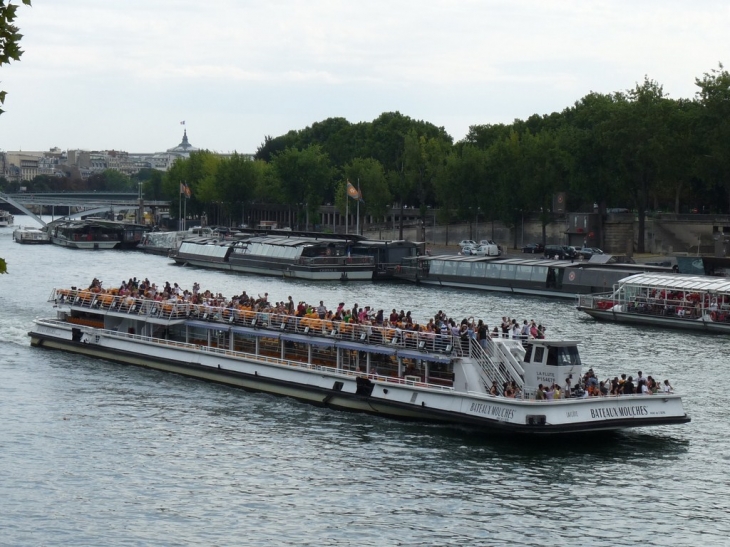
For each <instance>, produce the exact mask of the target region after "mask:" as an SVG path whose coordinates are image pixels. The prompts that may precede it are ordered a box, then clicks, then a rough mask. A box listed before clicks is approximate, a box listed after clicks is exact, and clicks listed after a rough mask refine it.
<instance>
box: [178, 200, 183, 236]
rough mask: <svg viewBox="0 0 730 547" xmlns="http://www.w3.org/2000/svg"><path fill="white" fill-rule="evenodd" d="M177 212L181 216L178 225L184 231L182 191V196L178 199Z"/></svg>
mask: <svg viewBox="0 0 730 547" xmlns="http://www.w3.org/2000/svg"><path fill="white" fill-rule="evenodd" d="M177 214H178V215H179V216H180V220H179V221H178V223H177V225H178V228H179V229H180V231H181V232H182V192H180V197H179V199H178V205H177Z"/></svg>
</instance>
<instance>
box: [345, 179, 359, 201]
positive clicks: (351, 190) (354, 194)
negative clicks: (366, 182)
mask: <svg viewBox="0 0 730 547" xmlns="http://www.w3.org/2000/svg"><path fill="white" fill-rule="evenodd" d="M347 197H350V198H352V199H362V196H361V195H360V191H359V190H358V189H357V188H355V187H354V186H353V185H352V183H351V182H350V181H349V180H348V181H347Z"/></svg>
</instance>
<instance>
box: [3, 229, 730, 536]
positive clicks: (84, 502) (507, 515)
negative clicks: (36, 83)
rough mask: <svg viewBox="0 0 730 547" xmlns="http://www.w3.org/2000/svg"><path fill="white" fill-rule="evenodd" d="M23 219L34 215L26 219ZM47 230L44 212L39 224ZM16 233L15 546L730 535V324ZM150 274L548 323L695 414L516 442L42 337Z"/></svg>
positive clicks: (6, 498)
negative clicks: (57, 300)
mask: <svg viewBox="0 0 730 547" xmlns="http://www.w3.org/2000/svg"><path fill="white" fill-rule="evenodd" d="M23 218H24V217H18V220H19V221H21V222H22V221H23ZM24 223H25V224H30V223H31V222H30V221H25V222H24ZM10 233H11V232H10V230H8V229H4V230H3V231H0V256H1V257H4V258H6V260H7V261H8V268H9V274H8V275H5V276H1V277H0V355H1V356H2V358H1V359H0V374H1V381H0V439H1V440H2V447H1V449H0V545H378V546H380V545H550V546H554V545H578V544H580V545H638V544H641V545H698V544H701V545H728V542H729V541H730V540H728V534H729V533H730V519H729V518H728V515H729V514H730V501H728V500H730V496H728V494H727V492H728V488H729V487H730V478H729V477H730V474H729V473H728V471H727V469H728V465H730V441H729V440H728V439H729V438H730V426H729V425H728V415H729V414H730V409H729V408H728V400H727V390H725V389H724V386H725V384H726V383H727V374H726V371H727V368H728V365H729V364H730V351H729V349H730V348H729V344H728V339H727V338H726V337H718V336H705V335H698V334H685V333H681V332H679V333H677V332H666V331H660V330H655V329H641V328H634V327H626V326H618V325H605V324H599V323H596V322H594V321H593V320H590V319H587V318H584V317H582V316H580V315H579V314H578V312H576V311H575V309H574V307H573V305H572V302H562V301H555V300H547V299H539V298H528V297H508V296H499V295H489V294H482V293H475V292H463V291H455V290H447V289H442V290H438V289H433V288H430V289H426V288H419V287H414V286H409V285H385V284H354V283H353V284H341V283H332V284H314V285H313V284H307V283H301V282H291V281H283V280H280V279H278V278H266V277H249V276H242V275H232V274H226V273H222V272H220V273H219V272H208V271H204V270H196V269H189V268H179V267H177V266H173V265H171V263H170V261H168V260H167V259H166V258H163V257H158V256H149V255H143V254H141V253H136V252H120V251H97V252H85V251H74V250H69V249H63V248H59V247H55V246H43V247H30V246H28V247H26V246H21V245H17V244H14V243H12V240H11V237H10ZM131 276H137V277H149V278H150V280H152V281H155V282H157V283H158V284H159V283H161V282H163V283H164V282H165V281H170V282H178V283H180V284H181V285H182V286H184V287H190V286H191V285H192V283H193V282H194V281H198V282H199V283H200V284H201V286H202V287H203V288H210V289H211V290H215V291H216V292H218V291H220V292H223V293H224V294H227V295H231V294H234V293H239V292H240V291H241V290H246V291H247V292H248V293H249V294H257V293H262V294H263V292H268V293H269V295H270V296H269V297H270V299H272V300H281V299H284V298H286V297H287V296H289V295H290V294H291V295H292V296H293V297H294V299H295V300H307V301H309V302H318V301H319V300H320V299H324V300H325V304H327V305H329V306H335V305H336V304H337V303H338V302H340V301H344V302H346V303H347V304H348V305H352V304H354V303H355V302H358V303H359V304H361V305H366V304H368V305H371V306H376V307H382V308H384V309H386V310H390V309H391V308H393V307H396V308H398V309H401V308H403V309H406V310H412V312H413V314H414V316H415V317H417V318H419V319H420V318H425V317H427V316H429V315H432V314H433V313H434V312H435V311H437V310H439V309H443V310H445V311H447V312H448V313H449V314H451V315H452V316H454V317H457V318H461V317H468V316H474V317H477V318H483V319H485V320H487V322H488V323H489V324H490V325H492V324H494V323H495V320H498V319H500V318H501V316H502V315H509V316H512V317H518V318H520V319H533V318H534V319H536V320H537V321H539V322H542V323H544V324H546V325H548V333H550V334H552V335H555V336H560V337H567V338H576V339H579V340H581V341H582V342H583V343H582V345H581V353H582V356H583V360H584V362H585V363H586V364H589V365H591V366H592V367H593V368H594V370H596V371H597V373H598V375H599V376H601V377H606V376H609V375H610V376H611V377H613V376H614V375H616V374H620V373H621V372H626V373H629V374H635V372H636V371H637V370H642V371H643V372H644V374H652V375H653V376H655V377H658V378H659V379H662V380H663V379H664V378H669V379H670V380H671V382H672V384H673V385H674V386H675V388H677V389H678V390H679V391H681V392H682V393H683V394H685V395H686V397H685V407H686V409H687V410H688V412H689V413H690V415H691V416H692V420H693V421H692V422H691V423H690V424H687V425H684V426H674V427H658V428H655V429H652V430H639V431H635V432H628V433H621V434H612V435H605V434H603V435H594V436H589V437H585V436H575V437H572V438H570V437H568V438H561V439H559V440H528V441H514V440H509V439H505V438H489V436H487V435H485V434H484V433H480V432H476V431H473V430H467V429H464V430H460V429H458V428H451V427H443V426H430V425H423V424H412V423H401V422H397V421H391V420H385V419H380V418H377V417H371V416H362V415H357V414H349V413H343V412H336V411H331V410H328V409H320V408H315V407H311V406H308V405H305V404H302V403H298V402H296V401H293V400H290V399H286V398H276V397H271V396H268V395H262V394H252V393H246V392H243V391H240V390H236V389H232V388H229V387H225V386H220V385H216V384H209V383H204V382H199V381H196V380H191V379H187V378H183V377H180V376H176V375H173V374H165V373H162V372H156V371H150V370H146V369H142V368H134V367H127V366H123V365H118V364H114V363H111V362H108V361H104V360H95V359H90V358H86V357H80V356H75V355H71V354H66V353H61V352H53V351H49V350H41V349H34V348H31V347H30V346H29V342H28V337H27V335H26V333H27V331H28V329H29V327H30V325H31V323H32V320H33V318H34V317H37V316H50V315H52V312H53V310H52V309H51V308H50V306H49V305H48V304H47V302H46V299H47V297H48V295H49V294H50V292H51V289H52V288H53V287H56V286H58V287H61V286H64V287H68V286H71V285H84V284H88V283H89V281H90V280H91V279H92V278H93V277H98V278H99V279H102V280H103V281H104V283H105V285H107V286H111V285H117V284H119V282H121V280H122V279H126V278H129V277H131Z"/></svg>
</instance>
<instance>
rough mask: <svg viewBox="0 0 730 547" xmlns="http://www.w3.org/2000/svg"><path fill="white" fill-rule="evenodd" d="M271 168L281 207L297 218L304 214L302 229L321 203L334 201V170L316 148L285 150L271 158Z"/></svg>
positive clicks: (319, 148) (323, 153) (316, 146)
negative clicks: (292, 212) (277, 183)
mask: <svg viewBox="0 0 730 547" xmlns="http://www.w3.org/2000/svg"><path fill="white" fill-rule="evenodd" d="M272 165H273V168H274V171H275V173H276V177H277V178H278V180H279V183H280V185H281V191H282V195H283V197H284V200H285V203H288V204H289V205H290V207H293V208H294V210H295V211H296V213H297V214H299V213H304V216H305V229H306V228H307V227H308V226H309V218H310V216H314V215H316V213H317V211H318V210H319V207H320V206H321V205H322V203H324V202H325V201H326V200H329V201H334V188H333V177H334V174H335V170H334V169H333V168H332V166H331V164H330V160H329V157H328V156H327V154H326V153H325V152H324V151H323V150H322V148H321V147H320V146H319V145H310V146H308V147H306V148H305V149H303V150H298V149H296V148H287V149H286V150H284V151H283V152H279V153H277V154H276V155H275V156H274V158H273V160H272Z"/></svg>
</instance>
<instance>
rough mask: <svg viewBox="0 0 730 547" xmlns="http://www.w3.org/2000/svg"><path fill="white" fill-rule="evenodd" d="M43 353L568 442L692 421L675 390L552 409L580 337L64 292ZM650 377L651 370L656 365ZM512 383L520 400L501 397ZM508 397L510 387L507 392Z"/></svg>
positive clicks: (43, 331)
mask: <svg viewBox="0 0 730 547" xmlns="http://www.w3.org/2000/svg"><path fill="white" fill-rule="evenodd" d="M49 302H50V303H52V304H53V305H54V309H55V311H56V317H54V318H50V319H37V320H36V321H35V324H34V326H33V328H32V331H31V332H30V333H29V335H30V337H31V344H32V345H33V346H36V347H42V348H48V349H60V350H66V351H70V352H74V353H78V354H83V355H87V356H91V357H99V358H106V359H111V360H114V361H117V362H120V363H124V364H131V365H139V366H144V367H149V368H154V369H158V370H163V371H169V372H177V373H179V374H183V375H186V376H191V377H195V378H199V379H205V380H211V381H215V382H220V383H225V384H230V385H232V386H238V387H242V388H246V389H250V390H257V391H262V392H268V393H273V394H279V395H286V396H290V397H294V398H296V399H300V400H302V401H306V402H309V403H314V404H317V405H323V406H328V407H332V408H336V409H342V410H352V411H359V412H366V413H371V414H377V415H382V416H388V417H393V418H403V419H413V420H423V421H428V422H437V423H438V422H441V423H452V424H460V425H468V426H476V427H479V428H483V429H486V430H492V431H502V432H509V433H520V434H558V433H570V432H590V431H602V430H619V429H625V428H632V427H645V426H648V427H653V426H658V425H663V424H681V423H685V422H688V421H689V420H690V418H689V416H688V415H687V414H686V413H685V411H684V408H683V405H682V399H681V396H680V395H677V394H674V393H657V394H653V395H652V394H644V395H642V394H637V395H622V396H591V397H583V398H579V397H573V398H559V399H553V400H541V397H540V396H539V394H538V392H540V394H541V387H542V384H544V385H546V386H548V385H552V384H558V385H563V384H564V383H565V382H566V379H568V378H570V377H572V378H574V379H577V378H580V375H581V360H580V356H579V354H578V348H577V343H576V342H575V341H570V340H526V341H524V344H523V342H522V341H520V340H511V339H502V338H495V339H490V340H487V341H486V347H485V348H483V347H482V346H481V345H480V344H479V343H478V342H477V341H476V340H474V339H470V338H467V339H464V340H462V339H460V338H458V337H452V336H450V335H437V334H434V333H432V332H419V331H412V330H406V329H403V328H401V327H400V326H399V327H396V328H391V327H381V326H377V325H373V324H352V323H344V322H341V321H331V320H327V319H325V320H322V319H320V318H319V316H318V315H317V314H316V313H311V314H310V315H309V316H306V317H296V316H294V315H289V314H284V313H265V312H260V311H256V310H255V309H250V308H249V307H247V306H241V305H232V304H228V305H226V306H216V305H211V303H206V304H191V303H188V302H185V301H173V300H168V301H156V300H153V299H148V298H147V299H141V298H133V297H131V296H119V295H116V294H114V292H113V291H112V292H110V293H105V292H92V291H91V290H76V289H69V290H54V291H53V292H52V294H51V295H50V298H49ZM645 370H646V368H645ZM493 385H499V386H502V385H512V386H513V388H514V390H515V393H518V394H519V395H517V396H512V397H506V396H495V395H493V394H490V388H491V387H492V386H493ZM500 391H501V390H500Z"/></svg>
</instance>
